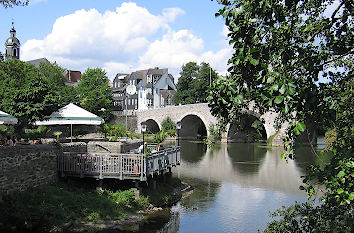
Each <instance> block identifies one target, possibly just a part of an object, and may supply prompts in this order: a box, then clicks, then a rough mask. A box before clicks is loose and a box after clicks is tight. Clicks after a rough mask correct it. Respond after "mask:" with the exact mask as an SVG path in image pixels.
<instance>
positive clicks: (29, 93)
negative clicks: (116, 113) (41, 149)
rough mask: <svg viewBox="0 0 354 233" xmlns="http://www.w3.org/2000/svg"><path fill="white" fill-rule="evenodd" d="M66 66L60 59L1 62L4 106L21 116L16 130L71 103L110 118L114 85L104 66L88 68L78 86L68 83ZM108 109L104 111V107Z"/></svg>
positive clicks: (19, 132) (0, 97)
mask: <svg viewBox="0 0 354 233" xmlns="http://www.w3.org/2000/svg"><path fill="white" fill-rule="evenodd" d="M63 73H64V69H63V68H61V67H60V66H58V65H57V64H56V63H45V62H41V63H40V64H39V66H38V68H37V67H35V66H34V65H31V64H27V63H25V62H22V61H20V60H17V59H10V60H7V61H5V62H0V109H1V110H2V111H5V112H7V113H9V114H11V115H13V116H15V117H17V118H18V119H19V123H18V124H17V125H15V129H16V134H17V135H23V132H22V131H23V129H24V128H32V127H33V125H32V123H33V122H34V121H36V120H41V119H43V118H44V117H45V116H48V115H50V114H51V113H52V112H54V111H56V110H58V109H59V108H60V107H63V106H65V105H67V104H69V103H75V104H78V105H80V104H81V106H82V107H83V108H85V109H86V110H88V111H92V112H93V113H95V114H97V115H99V116H101V117H103V118H104V119H105V120H109V119H110V118H111V117H112V115H111V113H110V109H111V107H112V96H111V89H110V88H109V87H108V78H107V77H106V76H105V72H104V71H103V70H101V69H90V68H89V69H88V70H87V71H86V72H85V73H84V75H83V77H82V81H81V82H80V84H79V85H78V87H74V86H68V85H65V83H66V79H65V77H64V75H63ZM102 108H103V109H104V111H100V110H101V109H102Z"/></svg>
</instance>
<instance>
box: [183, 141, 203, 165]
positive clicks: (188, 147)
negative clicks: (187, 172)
mask: <svg viewBox="0 0 354 233" xmlns="http://www.w3.org/2000/svg"><path fill="white" fill-rule="evenodd" d="M206 150H207V146H206V145H205V144H203V143H192V142H188V141H181V157H182V160H184V161H187V162H189V163H197V162H199V161H200V160H201V159H202V158H203V156H204V155H205V152H206Z"/></svg>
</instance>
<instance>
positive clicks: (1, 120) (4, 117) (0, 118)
mask: <svg viewBox="0 0 354 233" xmlns="http://www.w3.org/2000/svg"><path fill="white" fill-rule="evenodd" d="M17 122H18V121H17V118H16V117H14V116H11V115H10V114H8V113H6V112H3V111H0V125H2V124H8V125H15V124H17Z"/></svg>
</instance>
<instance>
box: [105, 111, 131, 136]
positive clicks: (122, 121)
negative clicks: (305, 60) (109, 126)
mask: <svg viewBox="0 0 354 233" xmlns="http://www.w3.org/2000/svg"><path fill="white" fill-rule="evenodd" d="M113 114H114V113H113ZM137 120H138V119H137V117H136V116H127V125H128V130H130V131H132V132H136V131H137V124H138V123H137ZM110 123H113V124H117V125H121V124H123V125H124V126H125V116H118V115H117V114H114V119H113V120H112V122H110Z"/></svg>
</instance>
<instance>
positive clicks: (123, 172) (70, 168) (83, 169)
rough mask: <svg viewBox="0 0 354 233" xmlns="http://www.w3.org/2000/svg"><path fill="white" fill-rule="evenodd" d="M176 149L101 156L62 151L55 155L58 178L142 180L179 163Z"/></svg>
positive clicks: (102, 154) (177, 148)
mask: <svg viewBox="0 0 354 233" xmlns="http://www.w3.org/2000/svg"><path fill="white" fill-rule="evenodd" d="M180 160H181V156H180V147H179V146H175V147H170V148H167V149H165V150H163V151H158V152H154V153H150V154H146V155H143V154H104V153H84V152H63V153H62V154H60V155H59V156H58V171H59V172H60V174H61V176H62V177H64V176H78V177H82V178H83V177H93V178H98V179H104V178H115V179H120V180H126V179H132V180H140V181H146V180H147V177H148V176H150V175H151V176H153V175H155V174H162V173H164V172H166V171H168V170H170V169H171V168H172V167H174V166H177V165H179V164H180Z"/></svg>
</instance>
